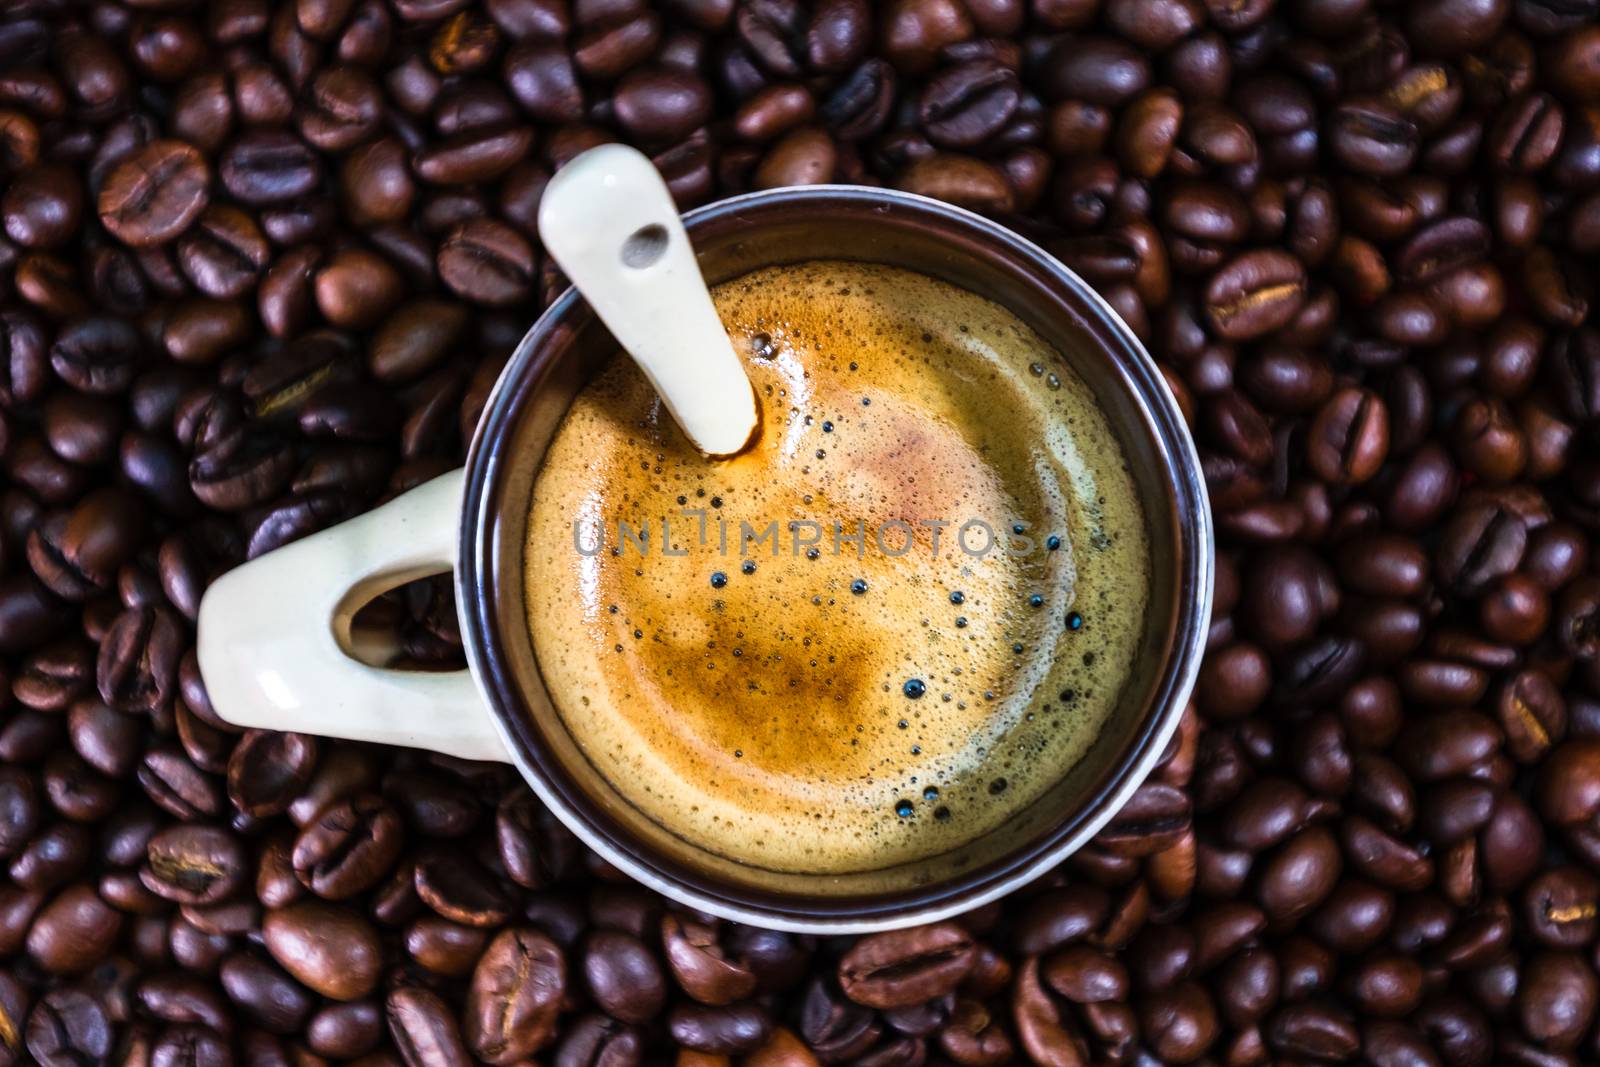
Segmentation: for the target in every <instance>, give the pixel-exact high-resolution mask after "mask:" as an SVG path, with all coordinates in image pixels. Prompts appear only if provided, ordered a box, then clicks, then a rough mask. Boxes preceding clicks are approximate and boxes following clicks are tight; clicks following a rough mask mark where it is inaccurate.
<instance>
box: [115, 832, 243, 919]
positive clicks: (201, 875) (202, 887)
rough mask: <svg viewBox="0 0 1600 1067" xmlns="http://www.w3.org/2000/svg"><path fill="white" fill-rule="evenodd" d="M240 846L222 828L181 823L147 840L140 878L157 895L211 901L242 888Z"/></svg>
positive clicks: (194, 901) (188, 901)
mask: <svg viewBox="0 0 1600 1067" xmlns="http://www.w3.org/2000/svg"><path fill="white" fill-rule="evenodd" d="M246 877H247V870H246V867H245V852H244V847H243V846H242V845H241V844H240V843H239V841H238V840H237V839H236V838H235V837H233V835H231V834H229V833H228V832H227V831H225V830H221V829H219V828H216V827H211V826H195V825H184V826H177V827H173V828H171V829H169V830H164V831H162V832H161V833H158V834H156V835H155V836H154V837H152V838H151V839H150V844H149V859H148V862H147V863H146V864H145V866H144V868H143V869H142V870H141V871H140V881H142V882H143V883H144V885H145V887H146V888H147V889H149V890H150V891H151V892H152V893H155V894H156V895H157V896H160V897H163V898H165V899H167V900H172V901H176V902H177V903H179V904H215V903H218V902H220V901H223V900H226V899H227V898H228V897H230V896H232V895H233V894H234V893H236V892H237V891H238V890H239V889H240V888H242V887H243V885H244V882H245V879H246Z"/></svg>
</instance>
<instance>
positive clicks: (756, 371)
mask: <svg viewBox="0 0 1600 1067" xmlns="http://www.w3.org/2000/svg"><path fill="white" fill-rule="evenodd" d="M713 296H714V298H715V300H716V303H717V307H718V311H719V313H720V314H721V316H722V318H723V322H724V324H725V326H726V327H727V328H728V331H729V334H730V337H731V338H732V339H733V342H734V351H735V352H737V353H743V354H744V358H745V364H746V368H747V371H748V373H749V374H750V376H751V380H752V382H753V383H754V385H755V388H756V395H757V397H758V400H759V403H760V404H761V405H762V408H763V411H762V427H763V430H762V434H761V437H760V439H759V440H757V441H756V442H755V444H754V445H753V446H752V447H751V448H750V449H749V450H747V451H746V452H745V453H742V454H741V455H739V456H737V457H734V458H732V459H729V460H712V459H709V458H707V457H704V456H701V455H700V454H699V453H697V452H696V451H695V450H694V449H693V448H692V447H691V446H690V445H689V443H688V442H687V441H686V440H685V439H684V438H683V436H682V434H681V433H680V432H679V431H678V429H677V428H676V426H675V425H673V424H672V423H671V421H670V419H669V418H668V417H667V416H666V415H665V414H664V412H663V410H662V409H661V407H660V405H659V403H658V402H657V400H656V398H655V397H654V395H653V393H652V392H651V391H650V389H649V386H648V384H647V383H646V382H645V381H644V379H643V376H642V375H641V374H640V373H639V372H638V371H637V370H636V369H635V368H634V366H633V365H632V364H631V362H629V361H627V360H626V359H624V358H621V357H619V358H618V359H617V361H616V362H614V363H613V364H612V365H611V366H610V367H609V368H608V369H607V370H605V371H604V372H603V373H602V374H601V375H600V377H599V378H597V379H596V380H595V381H594V382H592V383H591V384H590V385H589V386H588V387H586V389H585V390H584V391H583V393H582V394H580V396H579V398H578V400H577V401H576V402H575V404H574V405H573V408H572V410H571V411H570V412H569V413H568V415H567V417H566V421H565V422H564V423H563V425H562V427H561V428H560V430H559V431H558V433H557V435H556V439H555V441H554V443H553V444H552V446H551V449H550V451H549V453H548V456H547V458H546V463H545V468H544V470H543V471H542V473H541V476H540V479H539V482H538V484H537V486H536V488H535V493H534V502H535V503H534V507H533V509H532V514H531V516H530V520H529V554H528V575H527V599H528V606H529V615H530V626H531V627H532V629H533V633H534V638H535V646H536V647H537V648H539V649H541V650H546V651H545V652H544V653H543V655H542V658H541V661H540V667H541V670H542V672H543V673H544V676H545V679H546V681H547V683H548V684H549V687H550V689H551V692H552V694H553V695H554V697H555V700H556V703H557V706H558V709H559V710H560V712H561V714H562V716H563V718H564V720H565V721H566V722H567V723H568V725H569V727H570V728H571V730H572V732H573V735H574V737H575V738H576V739H577V741H578V742H579V744H580V746H582V748H583V750H584V751H585V753H586V754H587V755H588V756H589V758H590V759H591V760H592V761H593V762H594V763H595V765H596V766H597V767H598V768H599V769H600V770H601V772H602V773H603V774H605V775H606V776H607V778H608V779H609V780H610V781H611V782H612V783H613V784H614V785H615V786H616V788H617V789H618V790H619V791H620V792H621V793H622V794H623V795H624V796H625V797H627V798H628V799H629V800H630V801H631V802H632V803H634V804H635V805H637V806H638V807H639V808H641V809H642V810H643V811H644V812H645V813H646V814H647V815H649V816H650V817H652V818H654V819H656V820H657V821H658V822H660V823H662V824H663V825H666V826H669V827H672V828H674V829H676V830H677V831H678V832H679V833H681V834H683V835H684V836H685V837H689V838H691V839H692V840H695V841H697V842H700V843H703V844H705V845H706V846H707V847H709V848H712V849H714V850H716V851H718V852H720V853H722V854H724V855H727V856H729V857H730V858H733V859H736V860H740V861H742V862H746V863H751V864H756V865H760V866H766V867H773V868H778V869H805V870H813V871H815V870H823V871H833V872H847V871H854V870H866V869H873V868H877V867H881V866H888V865H892V864H895V863H899V862H904V861H907V860H911V859H916V858H919V857H922V856H926V855H928V854H931V853H934V852H939V851H944V850H947V849H950V848H955V847H959V846H960V845H962V844H964V843H965V842H968V841H970V840H972V839H973V838H975V837H977V836H979V835H981V834H983V833H985V832H987V831H989V830H992V829H993V828H994V827H995V826H996V825H998V824H999V823H1000V822H1002V821H1004V820H1005V819H1006V818H1008V817H1009V816H1011V815H1012V814H1014V813H1015V812H1017V811H1018V810H1019V809H1021V808H1023V807H1026V806H1027V805H1028V804H1029V803H1031V802H1032V801H1033V800H1035V799H1037V798H1038V797H1039V796H1040V795H1041V794H1042V793H1043V792H1044V791H1045V790H1046V789H1047V788H1048V787H1049V786H1050V785H1051V784H1052V783H1054V782H1055V781H1056V780H1058V779H1059V778H1060V776H1061V774H1062V773H1063V772H1064V771H1065V770H1066V769H1067V768H1069V767H1071V766H1072V765H1073V764H1075V763H1076V762H1077V761H1078V760H1079V759H1080V758H1081V757H1082V755H1083V753H1084V751H1085V750H1086V749H1087V747H1088V746H1089V745H1090V744H1091V743H1092V742H1093V741H1094V739H1095V737H1096V736H1097V735H1098V733H1099V731H1100V728H1101V725H1102V724H1103V722H1104V721H1105V719H1106V717H1107V716H1108V715H1109V714H1110V713H1111V711H1112V709H1113V708H1114V706H1115V704H1116V702H1117V697H1118V694H1119V693H1120V692H1121V690H1122V688H1123V685H1124V682H1125V681H1126V680H1127V677H1128V673H1129V671H1130V670H1131V663H1132V656H1133V648H1134V645H1135V643H1136V641H1137V638H1138V635H1139V633H1140V629H1141V627H1142V625H1143V621H1142V620H1143V608H1144V603H1145V598H1146V586H1147V583H1148V559H1147V544H1146V538H1145V533H1144V526H1143V515H1142V513H1141V511H1140V509H1139V506H1138V503H1137V501H1136V499H1135V498H1134V489H1133V483H1132V480H1131V477H1130V476H1129V474H1128V472H1127V470H1126V467H1125V463H1124V459H1123V456H1122V454H1121V451H1120V448H1119V447H1118V444H1117V441H1116V438H1115V436H1114V434H1113V433H1112V432H1111V430H1110V427H1109V426H1108V424H1107V423H1106V421H1105V417H1104V415H1103V414H1102V413H1101V412H1100V411H1099V409H1098V408H1097V407H1096V406H1095V404H1094V402H1093V398H1092V396H1091V394H1090V393H1089V392H1088V390H1087V388H1086V387H1085V386H1084V385H1083V383H1082V382H1081V381H1080V380H1079V379H1078V378H1077V377H1076V376H1075V375H1074V374H1073V373H1072V371H1071V370H1070V369H1069V368H1068V367H1067V365H1066V363H1065V361H1064V360H1063V359H1062V358H1061V357H1060V356H1059V355H1058V354H1056V353H1055V352H1053V351H1051V350H1050V349H1049V348H1048V347H1047V346H1046V345H1045V344H1044V342H1043V341H1042V340H1041V339H1040V338H1039V337H1038V336H1037V335H1036V334H1034V333H1033V332H1032V331H1031V330H1030V329H1029V328H1028V327H1026V326H1025V325H1024V324H1023V323H1021V321H1020V320H1018V319H1017V318H1016V317H1015V316H1012V315H1010V314H1009V313H1007V312H1005V311H1004V310H1002V309H1001V308H999V307H998V306H996V305H994V304H992V303H990V302H988V301H986V300H983V299H981V298H979V297H977V296H975V295H973V294H970V293H967V292H964V291H962V290H959V289H956V288H953V287H951V286H949V285H946V284H945V283H942V282H937V281H934V280H932V279H929V278H926V277H924V276H921V275H916V274H912V273H909V272H906V271H900V270H896V269H893V268H888V267H878V266H867V265H861V264H848V263H831V262H813V263H806V264H800V265H796V266H789V267H782V268H772V269H768V270H763V271H758V272H756V273H754V274H751V275H746V276H744V277H742V278H738V279H735V280H733V281H732V282H728V283H725V284H723V285H720V286H718V287H717V288H716V290H715V292H714V294H713ZM1033 363H1043V364H1046V365H1048V367H1049V368H1051V369H1050V371H1049V373H1048V374H1047V375H1040V374H1034V373H1032V372H1031V371H1030V369H1029V367H1030V365H1031V364H1033ZM1052 379H1053V380H1054V381H1055V382H1056V387H1055V388H1051V387H1050V385H1049V384H1048V383H1049V381H1050V380H1052ZM996 412H1004V413H1005V417H1004V418H997V417H996V416H995V413H996ZM824 445H825V446H826V447H824ZM596 515H599V516H602V517H603V521H604V523H606V524H609V525H610V527H611V529H612V531H613V536H614V530H615V523H616V520H617V519H618V518H622V519H626V520H627V521H628V522H629V523H630V525H632V526H633V527H634V528H635V529H637V528H638V527H639V525H640V523H641V521H643V520H648V522H649V523H650V524H651V525H652V526H653V530H652V536H655V537H657V538H658V539H659V537H660V536H661V531H660V527H659V521H660V518H661V517H662V516H668V517H671V518H672V519H673V522H672V526H671V535H670V541H671V544H670V546H667V545H660V546H659V547H670V549H671V551H672V553H673V554H664V553H659V552H654V551H652V552H649V553H647V554H645V555H644V556H642V557H641V555H640V553H639V552H638V550H637V547H636V546H633V545H628V546H624V547H623V550H622V551H620V552H616V553H611V552H600V553H598V554H595V555H592V556H582V555H580V554H578V553H577V552H576V551H574V550H573V549H572V547H571V546H572V544H573V540H572V525H573V522H574V519H575V518H582V517H583V516H589V517H590V519H591V520H592V519H593V518H594V517H595V516H596ZM702 516H703V519H704V521H705V522H706V523H707V524H708V525H707V527H706V541H705V542H702V540H701V529H700V527H699V523H700V521H702V519H701V517H702ZM933 518H937V519H940V520H943V521H945V522H948V523H949V526H948V527H947V528H945V529H943V530H942V536H941V542H940V550H939V553H938V554H937V555H935V554H934V552H933V546H932V541H931V532H930V530H929V529H928V528H927V527H925V526H919V525H918V522H919V520H921V519H933ZM972 519H977V520H982V522H983V523H985V524H986V526H987V531H988V533H987V534H986V533H984V532H982V531H980V530H978V529H977V528H974V529H972V530H969V531H967V532H966V533H961V532H960V527H961V526H962V525H963V524H964V523H966V522H967V521H968V520H972ZM719 520H721V521H722V522H724V523H726V524H727V532H726V533H725V534H723V533H721V532H719V527H718V525H717V523H718V521H719ZM807 520H815V521H816V522H819V523H823V524H827V525H831V524H832V523H834V522H838V523H840V525H841V527H842V528H843V531H842V532H844V533H853V532H854V531H855V529H856V525H857V523H858V522H859V523H860V524H861V525H862V527H863V528H864V529H865V531H866V535H865V543H864V544H863V546H862V548H861V550H859V551H858V550H857V549H856V548H855V547H854V546H853V545H852V544H851V543H849V542H842V543H841V544H839V545H837V546H836V545H835V542H834V541H833V535H832V532H831V530H827V529H826V528H825V529H824V530H823V531H820V533H821V536H820V537H819V538H818V539H817V543H809V541H808V538H809V537H810V535H811V531H809V530H808V529H807V528H806V526H805V524H806V522H807ZM741 521H743V522H747V523H749V525H750V527H751V529H752V531H757V532H758V531H761V530H762V529H763V528H764V527H765V526H766V525H767V524H768V523H773V524H774V528H775V536H776V538H777V545H776V547H777V548H778V551H777V552H776V553H774V552H773V548H774V544H773V543H770V542H757V543H755V544H754V545H753V546H752V545H750V544H747V543H745V542H743V541H741V536H740V534H741V527H740V523H741ZM897 522H903V523H907V524H908V526H907V527H905V528H897V527H895V526H893V524H894V523H897ZM879 530H881V531H882V540H881V542H880V541H879V540H877V539H876V538H875V537H874V533H873V531H879ZM908 532H909V536H910V538H911V541H910V544H909V547H907V546H906V537H907V536H908ZM989 538H992V539H993V540H992V542H991V541H989V540H988V539H989ZM1023 539H1026V543H1027V544H1026V548H1025V550H1024V541H1023ZM590 540H591V543H592V539H590ZM613 547H615V546H613ZM741 548H743V549H744V551H741ZM902 548H905V549H906V550H905V551H904V553H903V554H901V553H900V551H899V550H900V549H902ZM986 549H987V551H985V550H986ZM679 552H681V553H682V555H678V554H677V553H679ZM1113 588H1114V589H1115V590H1116V594H1115V597H1114V598H1113V597H1112V593H1111V591H1112V589H1113ZM613 604H615V605H619V606H620V610H619V611H618V612H615V613H612V612H610V611H609V610H608V607H609V605H613ZM575 607H576V610H575ZM634 635H638V636H634ZM619 646H620V647H619ZM548 650H555V651H548ZM1068 690H1071V691H1074V692H1075V693H1077V694H1079V695H1078V696H1077V697H1076V698H1075V699H1074V700H1072V701H1070V702H1068V701H1063V700H1059V699H1057V698H1056V694H1059V693H1062V692H1064V691H1068ZM819 830H820V831H821V832H819Z"/></svg>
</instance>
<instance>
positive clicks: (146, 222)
mask: <svg viewBox="0 0 1600 1067" xmlns="http://www.w3.org/2000/svg"><path fill="white" fill-rule="evenodd" d="M210 184H211V170H210V167H209V166H208V165H207V163H206V160H205V158H204V157H203V156H202V155H201V154H200V153H199V152H198V151H196V149H195V148H194V146H192V145H189V144H186V143H184V142H183V141H178V140H158V141H152V142H150V143H149V144H147V145H145V146H144V147H143V148H141V149H140V150H139V151H138V152H137V153H135V154H133V155H132V156H130V157H129V158H127V159H125V160H124V161H123V162H121V163H119V164H118V165H117V166H116V168H115V169H113V170H112V171H111V173H110V174H109V175H108V176H107V178H106V181H105V184H104V185H103V186H102V187H101V189H100V198H99V211H100V222H101V223H102V224H103V225H104V226H105V228H106V229H107V230H109V231H111V234H112V235H113V236H115V237H116V238H117V239H118V240H120V241H122V242H123V243H124V244H129V245H133V246H134V247H136V248H143V247H147V246H151V245H158V244H162V243H164V242H167V241H170V240H172V239H173V238H175V237H177V236H178V235H179V234H181V233H182V232H183V231H184V230H185V229H187V228H188V227H189V224H190V223H192V222H194V221H195V219H196V218H198V217H199V215H200V213H201V212H202V211H204V210H205V207H206V204H207V203H208V199H209V197H208V194H209V186H210Z"/></svg>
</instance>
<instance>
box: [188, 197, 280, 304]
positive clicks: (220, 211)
mask: <svg viewBox="0 0 1600 1067" xmlns="http://www.w3.org/2000/svg"><path fill="white" fill-rule="evenodd" d="M176 247H177V253H178V265H179V266H180V267H181V268H182V270H183V273H184V275H185V276H186V277H187V278H188V279H189V281H190V282H191V283H192V284H193V285H194V287H195V288H196V289H198V290H200V291H201V292H202V293H204V294H205V295H207V296H210V297H213V298H215V299H218V300H231V299H234V298H236V297H240V296H243V295H245V294H246V293H248V292H249V291H250V290H251V289H253V288H254V287H255V284H256V282H257V281H258V280H259V279H260V275H261V272H262V271H263V270H265V269H266V266H267V262H268V259H269V258H270V256H271V249H270V246H269V245H268V244H267V239H266V237H265V235H263V234H262V232H261V228H260V227H259V226H258V225H257V224H256V220H255V219H254V218H253V217H251V216H250V215H249V214H248V213H246V212H244V211H242V210H240V209H239V208H236V207H230V206H225V205H221V204H214V205H212V206H210V207H208V208H206V209H205V211H203V212H201V214H200V217H199V218H198V219H196V220H195V222H194V225H193V226H191V227H190V228H189V229H188V230H187V231H186V232H185V233H184V235H183V236H182V237H180V238H178V241H177V245H176Z"/></svg>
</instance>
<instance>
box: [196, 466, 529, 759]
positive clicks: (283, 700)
mask: <svg viewBox="0 0 1600 1067" xmlns="http://www.w3.org/2000/svg"><path fill="white" fill-rule="evenodd" d="M464 481H465V472H464V471H460V470H456V471H451V472H450V473H449V474H443V475H440V476H439V477H437V478H435V479H433V480H432V481H430V482H427V483H425V484H423V485H419V486H417V487H416V488H415V489H412V490H411V491H410V492H407V493H405V494H403V495H401V496H399V497H397V498H395V499H394V500H391V501H390V502H389V503H387V504H384V505H383V506H382V507H379V508H375V509H373V510H372V511H370V512H367V513H366V514H364V515H361V516H358V517H356V518H354V519H350V520H349V521H347V522H342V523H340V524H339V525H337V526H333V527H330V528H329V529H326V530H323V531H321V532H319V533H316V534H312V535H311V536H310V537H307V538H304V539H303V540H300V541H296V542H295V543H293V544H290V545H285V546H284V547H283V548H280V549H277V550H275V551H273V552H268V553H267V554H266V555H264V556H261V557H260V558H258V559H255V560H251V561H250V562H249V563H246V564H244V565H243V566H241V567H238V568H236V569H234V570H232V571H229V572H228V573H227V574H224V575H223V576H222V577H221V578H219V579H217V580H216V581H215V582H214V583H212V585H211V587H210V588H209V589H208V590H206V594H205V598H204V599H203V600H202V601H201V602H200V616H199V638H198V655H199V660H200V674H201V676H202V677H203V678H204V679H205V683H206V690H207V692H208V693H209V694H210V697H211V704H212V706H213V707H214V708H215V709H216V712H217V714H218V715H220V716H222V718H224V719H226V720H227V721H229V722H231V723H234V724H235V725H237V726H246V727H255V728H260V729H266V730H288V731H294V732H296V733H307V734H320V735H323V736H327V737H342V738H346V739H349V740H353V741H376V742H380V743H382V744H388V745H405V746H408V747H411V748H423V749H431V750H432V751H435V752H444V753H447V754H449V755H452V756H459V757H462V758H463V759H475V760H499V761H501V762H506V761H509V759H510V756H509V755H508V754H507V752H506V749H505V746H504V744H503V743H502V742H501V740H500V735H499V733H498V732H497V730H496V728H495V724H494V722H493V720H492V718H491V716H490V712H489V709H488V708H487V707H485V706H484V703H483V698H482V697H481V696H480V695H479V694H478V690H477V687H476V685H475V684H474V682H473V680H472V675H471V674H470V673H469V672H467V671H464V670H463V671H440V672H431V671H402V670H392V669H389V668H386V667H378V666H373V665H371V664H369V663H365V662H362V661H361V660H358V659H355V658H354V657H352V656H351V655H350V653H349V652H348V651H346V650H347V649H350V648H358V647H361V642H360V641H359V638H358V637H356V636H355V635H353V634H352V632H351V620H352V619H353V618H354V617H355V613H356V611H357V610H359V609H360V608H361V607H362V605H364V604H366V603H367V602H368V601H370V600H371V599H372V598H373V597H375V596H378V595H379V594H381V593H384V592H386V591H387V590H390V589H393V588H394V587H395V586H398V585H402V584H404V583H406V582H409V581H412V580H414V579H417V578H425V577H427V576H429V575H432V574H440V573H443V572H447V571H449V570H450V569H451V568H452V567H454V565H455V559H456V539H457V534H458V531H459V528H460V517H461V493H462V487H463V483H464ZM370 654H371V652H369V655H370Z"/></svg>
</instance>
